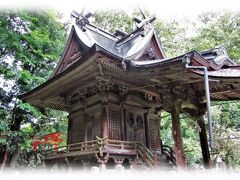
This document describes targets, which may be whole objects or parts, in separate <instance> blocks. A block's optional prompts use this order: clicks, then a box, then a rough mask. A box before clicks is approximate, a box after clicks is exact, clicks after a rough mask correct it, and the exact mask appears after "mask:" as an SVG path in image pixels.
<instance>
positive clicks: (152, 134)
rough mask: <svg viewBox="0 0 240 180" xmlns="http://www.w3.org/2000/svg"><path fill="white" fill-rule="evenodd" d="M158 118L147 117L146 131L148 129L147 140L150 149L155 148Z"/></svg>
mask: <svg viewBox="0 0 240 180" xmlns="http://www.w3.org/2000/svg"><path fill="white" fill-rule="evenodd" d="M157 123H158V120H157V119H149V123H148V131H149V141H150V147H151V149H152V150H156V148H157V133H158V130H157V128H158V124H157Z"/></svg>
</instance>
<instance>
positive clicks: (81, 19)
mask: <svg viewBox="0 0 240 180" xmlns="http://www.w3.org/2000/svg"><path fill="white" fill-rule="evenodd" d="M92 15H93V14H92V13H91V12H88V13H87V14H86V15H83V12H82V13H81V14H80V13H78V12H77V11H75V10H72V13H71V17H73V18H75V22H76V24H78V25H79V26H80V28H81V30H82V31H83V32H85V31H86V29H85V27H84V26H85V25H86V24H89V20H88V19H89V18H90V17H91V16H92Z"/></svg>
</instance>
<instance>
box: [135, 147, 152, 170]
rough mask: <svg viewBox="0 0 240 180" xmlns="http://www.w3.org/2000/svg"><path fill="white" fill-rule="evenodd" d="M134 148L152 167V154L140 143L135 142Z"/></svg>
mask: <svg viewBox="0 0 240 180" xmlns="http://www.w3.org/2000/svg"><path fill="white" fill-rule="evenodd" d="M136 145H137V146H136V149H137V153H138V155H139V156H140V158H141V159H142V160H143V161H144V162H145V163H146V164H147V165H148V166H149V167H152V168H153V167H154V166H155V161H154V155H153V154H152V152H151V151H150V150H149V149H148V148H147V147H146V146H145V145H144V144H142V143H136Z"/></svg>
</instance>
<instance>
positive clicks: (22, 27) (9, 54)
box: [0, 11, 240, 167]
mask: <svg viewBox="0 0 240 180" xmlns="http://www.w3.org/2000/svg"><path fill="white" fill-rule="evenodd" d="M134 15H135V16H136V15H137V16H139V13H136V12H135V13H134ZM94 17H95V18H94V20H93V21H94V23H95V24H96V25H98V26H100V27H102V28H103V29H106V30H109V31H110V32H114V31H115V30H116V28H120V29H122V30H124V31H126V32H130V31H131V30H132V29H133V28H134V26H135V25H134V23H133V21H132V17H130V16H129V15H128V14H126V13H125V12H123V11H107V12H106V11H98V12H96V13H95V16H94ZM141 18H142V17H141ZM58 19H59V16H58V14H57V13H56V12H52V11H38V12H31V11H1V12H0V163H3V161H4V155H6V154H7V157H8V162H6V163H9V164H11V161H13V160H14V159H16V158H14V155H15V154H19V152H25V154H26V153H27V154H30V155H31V153H32V141H33V137H40V136H42V135H43V134H48V133H52V132H59V131H60V132H65V133H66V127H67V119H66V114H63V113H62V112H56V111H52V110H49V109H40V108H36V107H34V106H31V105H29V104H26V103H23V102H22V101H20V100H18V99H17V95H19V94H21V93H23V92H27V91H29V90H31V89H32V88H34V87H36V86H38V85H39V84H41V83H43V82H45V81H46V79H47V78H49V76H50V75H51V73H52V71H53V69H54V67H55V66H56V63H57V61H58V60H59V57H60V55H61V53H62V52H63V47H64V46H65V40H66V37H67V36H66V32H67V30H68V29H67V28H68V27H67V26H66V24H63V23H61V22H59V21H58ZM239 22H240V14H239V13H230V12H221V13H215V12H209V13H205V14H202V15H201V16H199V22H198V23H193V22H188V23H187V24H185V25H181V23H180V22H177V21H163V20H160V19H157V20H156V21H155V24H154V25H155V27H156V32H157V34H158V36H159V37H160V39H161V41H162V44H163V48H164V50H165V52H166V55H167V57H173V56H176V55H179V54H181V53H185V52H187V51H191V50H193V49H195V50H198V51H203V50H207V49H211V48H214V47H216V46H219V45H224V46H225V47H226V49H227V50H228V52H229V56H230V58H232V59H233V60H235V61H236V62H237V61H238V62H239V59H240V52H239V49H240V26H239ZM188 25H189V27H192V28H191V29H190V31H192V32H191V34H193V36H189V28H188V27H187V26H188ZM212 105H213V106H212V111H213V122H214V137H215V144H216V150H215V153H216V156H217V155H220V156H221V157H222V159H224V160H225V161H226V163H227V164H228V165H230V166H232V167H239V166H240V161H239V159H240V153H239V150H238V149H239V148H240V142H239V139H240V133H239V129H240V119H239V117H240V103H239V102H226V103H215V104H212ZM161 116H162V119H161V136H162V139H163V142H164V143H165V144H167V145H170V146H172V145H173V141H172V134H171V119H170V115H169V114H168V113H167V112H163V113H162V115H161ZM53 117H54V118H53ZM181 126H182V134H183V138H184V148H185V151H186V156H187V160H188V164H189V166H196V165H199V164H200V163H201V161H202V160H201V150H200V145H199V137H198V129H197V124H196V122H195V121H194V120H191V119H189V118H187V117H186V116H184V115H181ZM29 163H30V162H29V161H27V162H26V163H25V164H26V165H29Z"/></svg>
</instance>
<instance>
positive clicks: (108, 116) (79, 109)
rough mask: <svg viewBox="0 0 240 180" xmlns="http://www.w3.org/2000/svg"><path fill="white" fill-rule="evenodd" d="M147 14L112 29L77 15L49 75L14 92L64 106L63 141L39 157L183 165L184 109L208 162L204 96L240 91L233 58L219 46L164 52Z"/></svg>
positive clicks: (227, 96) (228, 96)
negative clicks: (167, 130) (168, 133)
mask: <svg viewBox="0 0 240 180" xmlns="http://www.w3.org/2000/svg"><path fill="white" fill-rule="evenodd" d="M154 20H155V18H154V17H149V18H146V19H144V20H139V19H137V18H135V22H136V25H137V28H136V29H135V30H133V31H132V32H131V33H128V34H127V33H124V32H122V31H120V30H117V31H116V33H115V34H111V33H109V32H106V31H104V30H102V29H101V28H99V27H96V26H94V25H92V24H91V23H90V22H89V20H88V18H87V17H85V16H78V17H77V18H76V22H75V24H74V25H73V26H72V29H71V32H70V35H69V38H68V41H67V44H66V47H65V50H64V52H63V55H62V57H61V59H60V61H59V63H58V65H57V67H56V69H55V71H54V73H53V75H52V76H51V77H50V79H49V80H48V81H46V82H45V83H43V84H42V85H40V86H38V87H36V88H35V89H33V90H32V91H30V92H27V93H25V94H23V95H21V96H20V97H19V98H21V99H23V100H24V101H26V102H28V103H30V104H32V105H35V106H38V107H43V108H46V107H48V108H52V109H56V110H61V111H66V112H68V113H69V122H68V136H67V146H65V147H59V148H58V149H57V150H49V151H46V152H45V154H44V160H45V162H47V163H62V162H67V163H68V164H70V165H71V164H73V165H82V166H88V167H91V166H96V165H102V166H103V165H108V164H112V165H116V166H118V165H123V166H125V167H127V166H130V165H132V166H137V165H138V164H141V165H143V166H146V167H161V166H163V165H166V166H175V165H176V166H178V167H184V166H185V156H184V149H183V142H182V136H181V126H180V118H179V115H180V114H181V113H185V114H186V115H188V116H189V117H191V118H193V119H195V120H196V121H197V122H198V124H199V126H200V129H201V130H200V132H199V136H200V146H201V148H202V155H203V160H204V164H205V166H206V167H208V166H209V164H210V153H209V149H210V148H209V142H210V145H211V146H212V145H213V139H212V134H211V125H212V124H211V116H210V115H211V114H210V108H209V105H210V99H211V101H228V100H239V99H240V65H236V64H235V63H234V62H233V61H231V60H230V59H229V57H228V54H227V52H226V50H225V49H224V48H223V47H222V46H220V47H218V48H215V49H211V50H208V51H205V52H197V51H191V52H188V53H186V54H183V55H180V56H177V57H174V58H167V57H166V56H165V54H164V51H163V48H162V44H161V42H160V40H159V39H158V37H157V35H156V32H155V30H154V27H153V25H152V22H153V21H154ZM208 92H210V94H208ZM208 95H209V96H208ZM163 110H164V111H167V112H169V113H171V117H172V136H173V140H174V147H173V150H172V149H171V148H169V147H167V146H165V145H164V144H162V141H161V132H160V128H159V126H160V121H161V118H160V113H161V111H163ZM206 112H208V114H209V116H208V118H209V119H208V122H204V119H203V116H204V115H205V113H206ZM206 124H208V126H206ZM205 126H206V128H208V127H209V134H210V136H209V141H208V136H207V133H206V128H205Z"/></svg>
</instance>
